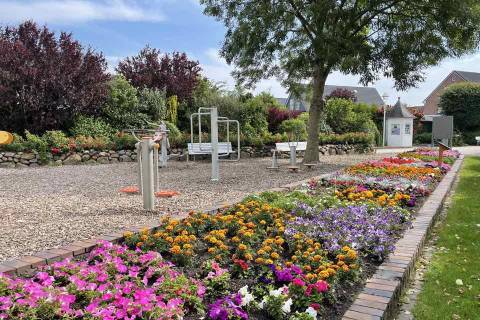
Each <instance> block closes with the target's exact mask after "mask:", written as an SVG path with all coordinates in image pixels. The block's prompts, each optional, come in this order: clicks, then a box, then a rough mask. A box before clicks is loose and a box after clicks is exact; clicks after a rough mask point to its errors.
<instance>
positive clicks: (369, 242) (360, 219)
mask: <svg viewBox="0 0 480 320" xmlns="http://www.w3.org/2000/svg"><path fill="white" fill-rule="evenodd" d="M408 216H409V215H408V212H407V211H404V210H402V209H399V208H397V207H385V208H378V207H377V208H370V207H368V206H366V205H359V206H347V207H339V208H331V209H326V210H323V211H319V212H312V214H311V216H309V217H296V218H295V219H293V220H292V221H290V222H289V223H288V227H287V231H286V233H287V234H288V235H289V236H296V235H298V234H300V235H306V236H308V237H312V238H314V239H318V240H319V242H321V243H322V246H323V247H324V248H325V249H327V250H329V251H331V252H335V251H337V250H339V249H341V248H342V247H343V246H345V245H352V246H353V247H354V248H355V249H356V250H360V251H362V252H364V253H367V254H372V255H375V256H379V257H383V256H385V255H386V254H387V253H388V252H390V251H392V250H393V249H394V246H393V244H394V242H395V240H396V239H397V238H398V237H399V235H400V231H401V230H402V228H403V225H404V222H405V221H406V220H407V219H408ZM352 257H353V253H352Z"/></svg>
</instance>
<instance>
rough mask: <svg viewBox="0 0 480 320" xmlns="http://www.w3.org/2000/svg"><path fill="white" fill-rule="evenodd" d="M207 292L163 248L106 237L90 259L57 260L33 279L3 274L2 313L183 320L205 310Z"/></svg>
mask: <svg viewBox="0 0 480 320" xmlns="http://www.w3.org/2000/svg"><path fill="white" fill-rule="evenodd" d="M203 293H204V287H203V285H202V284H201V283H200V282H199V281H197V280H194V279H191V278H188V277H186V276H185V275H183V274H181V273H180V272H178V271H175V270H174V269H173V265H172V264H171V263H169V262H167V261H165V260H163V259H162V258H161V257H160V255H159V254H158V253H156V252H141V251H137V252H135V251H131V250H128V249H127V248H126V247H124V246H118V245H113V244H111V243H108V242H103V243H101V244H100V246H99V247H98V248H96V249H95V250H94V251H92V253H91V254H90V256H89V258H88V259H87V260H85V261H82V262H73V261H70V260H68V259H67V260H64V261H62V262H56V263H54V264H53V265H52V266H49V267H47V268H46V269H45V270H43V271H41V272H38V273H37V274H36V275H35V276H34V277H33V278H31V279H22V278H17V279H11V278H9V277H7V276H4V275H0V296H1V299H0V318H1V319H57V318H58V317H60V318H62V319H73V318H92V319H112V320H113V319H127V318H128V319H135V318H148V319H151V318H152V319H153V318H154V319H165V320H167V319H182V317H183V316H184V315H185V314H186V313H188V312H190V311H192V310H194V309H196V310H199V311H200V312H201V310H202V303H201V302H202V296H203Z"/></svg>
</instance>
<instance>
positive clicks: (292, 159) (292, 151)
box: [290, 145, 297, 167]
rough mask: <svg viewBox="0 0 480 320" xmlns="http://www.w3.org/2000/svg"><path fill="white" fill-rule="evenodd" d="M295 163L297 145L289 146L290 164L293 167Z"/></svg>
mask: <svg viewBox="0 0 480 320" xmlns="http://www.w3.org/2000/svg"><path fill="white" fill-rule="evenodd" d="M296 165H297V146H295V145H291V146H290V166H292V167H294V166H296Z"/></svg>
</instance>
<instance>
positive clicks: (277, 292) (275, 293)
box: [269, 288, 283, 297]
mask: <svg viewBox="0 0 480 320" xmlns="http://www.w3.org/2000/svg"><path fill="white" fill-rule="evenodd" d="M282 292H283V288H279V289H277V290H270V292H269V294H270V295H271V296H273V297H280V295H281V294H282Z"/></svg>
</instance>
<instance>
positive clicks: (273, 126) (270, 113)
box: [267, 107, 308, 133]
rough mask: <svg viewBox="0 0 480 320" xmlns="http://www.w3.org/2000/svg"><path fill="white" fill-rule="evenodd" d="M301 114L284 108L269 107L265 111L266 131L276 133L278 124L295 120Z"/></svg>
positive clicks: (278, 127)
mask: <svg viewBox="0 0 480 320" xmlns="http://www.w3.org/2000/svg"><path fill="white" fill-rule="evenodd" d="M301 113H302V112H301V111H298V110H293V111H292V110H288V109H286V108H278V107H270V108H268V110H267V121H268V131H270V132H272V133H278V132H279V129H280V124H281V123H282V122H283V121H285V120H289V119H295V118H297V117H298V116H299V115H300V114H301ZM306 114H308V113H306Z"/></svg>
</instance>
